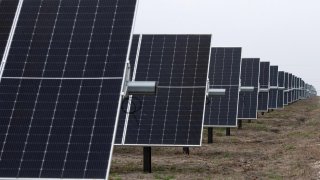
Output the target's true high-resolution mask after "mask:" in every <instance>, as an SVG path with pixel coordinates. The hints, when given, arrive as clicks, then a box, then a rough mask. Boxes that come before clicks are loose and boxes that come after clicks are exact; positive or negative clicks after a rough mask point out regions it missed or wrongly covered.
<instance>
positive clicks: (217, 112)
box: [204, 48, 241, 127]
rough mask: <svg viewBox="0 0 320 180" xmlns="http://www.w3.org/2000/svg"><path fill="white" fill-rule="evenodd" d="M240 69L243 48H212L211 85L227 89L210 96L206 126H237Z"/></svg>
mask: <svg viewBox="0 0 320 180" xmlns="http://www.w3.org/2000/svg"><path fill="white" fill-rule="evenodd" d="M240 69H241V48H212V49H211V60H210V68H209V87H210V88H215V89H226V94H225V95H224V96H213V97H208V99H209V100H208V101H209V103H207V106H206V114H205V121H204V126H206V127H236V126H237V122H238V121H237V116H238V101H239V85H240Z"/></svg>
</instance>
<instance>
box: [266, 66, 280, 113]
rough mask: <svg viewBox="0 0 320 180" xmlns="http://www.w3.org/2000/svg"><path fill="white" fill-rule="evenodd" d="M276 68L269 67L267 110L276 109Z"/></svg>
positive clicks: (277, 76)
mask: <svg viewBox="0 0 320 180" xmlns="http://www.w3.org/2000/svg"><path fill="white" fill-rule="evenodd" d="M278 78H279V73H278V66H270V88H271V89H270V91H269V107H268V108H269V109H276V108H277V107H278V102H277V101H278Z"/></svg>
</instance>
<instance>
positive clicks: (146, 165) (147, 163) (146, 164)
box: [143, 120, 251, 173]
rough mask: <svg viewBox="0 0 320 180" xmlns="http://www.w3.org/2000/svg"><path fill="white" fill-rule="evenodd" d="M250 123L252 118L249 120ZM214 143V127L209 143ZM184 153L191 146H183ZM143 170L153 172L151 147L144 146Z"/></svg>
mask: <svg viewBox="0 0 320 180" xmlns="http://www.w3.org/2000/svg"><path fill="white" fill-rule="evenodd" d="M248 122H249V123H250V122H251V120H249V121H248ZM238 128H239V129H241V128H242V120H238ZM230 135H231V129H230V128H226V136H230ZM212 143H213V128H212V127H209V128H208V144H212ZM183 153H185V154H187V155H189V153H190V150H189V147H183ZM143 172H146V173H151V172H152V169H151V147H143Z"/></svg>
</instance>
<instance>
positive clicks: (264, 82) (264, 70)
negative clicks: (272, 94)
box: [259, 62, 270, 88]
mask: <svg viewBox="0 0 320 180" xmlns="http://www.w3.org/2000/svg"><path fill="white" fill-rule="evenodd" d="M259 83H260V88H269V83H270V62H260V78H259Z"/></svg>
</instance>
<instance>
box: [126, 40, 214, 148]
mask: <svg viewBox="0 0 320 180" xmlns="http://www.w3.org/2000/svg"><path fill="white" fill-rule="evenodd" d="M210 45H211V35H143V36H142V40H141V45H140V52H139V58H138V59H137V62H136V63H137V66H136V68H137V69H136V70H135V71H136V74H134V76H135V79H134V80H135V81H157V82H158V87H159V89H158V92H157V94H156V96H138V95H135V96H133V99H132V102H131V103H135V104H139V106H140V107H139V109H138V110H137V111H135V113H130V114H129V113H128V114H127V119H126V123H125V124H126V127H124V129H125V131H124V134H123V137H124V138H123V140H124V141H123V142H122V143H123V144H126V145H140V146H144V145H161V146H163V145H169V146H173V145H174V146H186V145H188V146H198V145H200V144H201V136H202V128H203V119H204V105H205V98H206V86H207V74H208V73H207V72H208V64H209V55H210ZM131 108H136V107H133V106H131ZM131 111H132V109H130V110H129V112H131Z"/></svg>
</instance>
